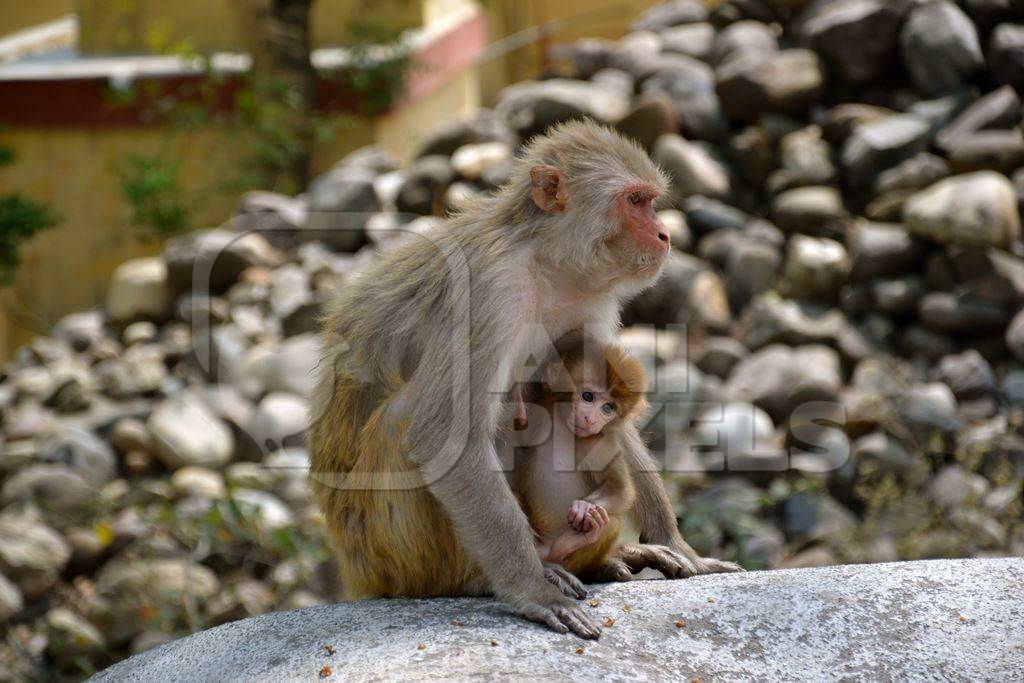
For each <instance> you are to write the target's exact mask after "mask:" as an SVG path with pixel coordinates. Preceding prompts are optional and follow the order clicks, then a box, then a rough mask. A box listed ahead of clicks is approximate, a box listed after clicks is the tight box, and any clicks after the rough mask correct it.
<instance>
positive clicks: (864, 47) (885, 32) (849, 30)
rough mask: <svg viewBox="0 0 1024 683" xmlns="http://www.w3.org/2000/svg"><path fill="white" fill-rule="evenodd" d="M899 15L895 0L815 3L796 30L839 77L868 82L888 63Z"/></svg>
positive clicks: (900, 14) (848, 80)
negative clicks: (890, 0)
mask: <svg viewBox="0 0 1024 683" xmlns="http://www.w3.org/2000/svg"><path fill="white" fill-rule="evenodd" d="M903 15H904V12H903V11H902V7H901V6H900V5H899V4H898V3H893V2H887V1H886V0H838V1H836V2H829V3H817V4H815V5H812V7H811V9H810V10H809V11H808V12H807V16H805V17H802V18H801V20H800V23H799V25H798V27H797V32H798V33H799V35H800V36H801V37H802V38H803V40H804V41H805V42H806V43H807V44H808V45H810V46H811V47H812V48H814V50H815V51H817V52H818V53H819V54H821V55H822V56H823V57H824V58H825V61H826V63H827V64H828V66H829V67H830V72H831V73H835V74H836V76H838V78H839V79H841V80H843V81H846V82H848V83H855V84H860V83H868V82H870V81H872V80H874V79H875V78H878V77H880V76H882V75H883V74H885V73H886V71H887V70H888V69H889V68H890V67H891V66H892V62H893V57H894V56H895V54H896V40H897V36H898V34H899V28H900V24H901V22H902V20H903Z"/></svg>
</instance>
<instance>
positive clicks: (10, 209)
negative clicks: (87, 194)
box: [0, 146, 57, 285]
mask: <svg viewBox="0 0 1024 683" xmlns="http://www.w3.org/2000/svg"><path fill="white" fill-rule="evenodd" d="M13 162H14V152H13V151H12V150H11V149H10V148H8V147H4V146H0V166H7V165H9V164H11V163H13ZM56 223H57V217H56V216H55V215H54V214H53V212H52V211H51V210H50V209H49V208H48V207H46V206H45V205H43V204H40V203H39V202H36V201H33V200H31V199H29V198H27V197H24V196H22V195H21V194H19V193H17V192H13V193H10V194H4V195H0V285H6V284H9V283H10V281H11V278H12V276H13V275H14V271H15V270H16V269H17V268H18V265H20V263H21V257H20V256H19V254H18V249H19V247H20V246H21V245H22V244H23V243H24V242H26V241H28V240H29V239H30V238H31V237H32V236H33V235H35V234H36V233H38V232H40V231H42V230H45V229H47V228H49V227H52V226H53V225H55V224H56Z"/></svg>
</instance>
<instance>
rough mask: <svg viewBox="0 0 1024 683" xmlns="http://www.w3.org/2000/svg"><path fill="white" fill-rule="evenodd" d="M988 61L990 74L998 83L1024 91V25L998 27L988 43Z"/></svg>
mask: <svg viewBox="0 0 1024 683" xmlns="http://www.w3.org/2000/svg"><path fill="white" fill-rule="evenodd" d="M1018 21H1019V19H1018ZM987 60H988V73H989V75H990V77H991V78H992V79H993V80H994V81H995V82H996V83H1001V84H1005V85H1012V86H1013V87H1014V88H1016V89H1017V90H1024V24H1020V23H1017V24H1000V25H999V26H996V27H995V29H994V30H993V31H992V36H991V37H990V38H989V41H988V54H987Z"/></svg>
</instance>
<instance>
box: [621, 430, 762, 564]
mask: <svg viewBox="0 0 1024 683" xmlns="http://www.w3.org/2000/svg"><path fill="white" fill-rule="evenodd" d="M622 457H623V458H624V459H625V461H626V463H627V464H628V466H629V467H630V469H631V470H632V473H633V485H634V487H635V488H636V503H635V504H634V506H633V511H634V516H635V518H636V523H637V526H638V527H639V530H640V545H625V546H622V547H621V548H620V549H619V556H620V558H621V559H623V560H624V561H625V562H626V564H628V565H629V566H630V568H631V569H632V570H633V571H639V570H640V569H643V568H645V567H653V568H654V569H657V570H659V571H661V572H662V573H663V574H665V575H666V576H668V577H670V578H681V577H686V576H693V575H694V574H714V573H719V572H739V571H743V568H742V567H740V566H739V565H737V564H735V563H733V562H725V561H723V560H716V559H714V558H710V557H701V556H700V554H698V553H697V551H696V550H694V549H693V548H691V547H690V545H689V544H688V543H687V542H686V541H684V540H683V535H682V534H681V533H679V526H678V524H677V522H676V514H675V511H674V510H673V509H672V503H671V502H670V501H669V499H668V493H666V491H665V484H664V482H663V481H662V480H661V472H660V471H659V469H660V468H659V467H658V464H657V462H655V460H654V458H653V457H651V453H650V451H649V450H648V449H647V446H646V444H644V441H643V438H642V437H641V436H640V432H639V430H637V428H636V426H635V425H632V424H628V425H624V428H623V430H622Z"/></svg>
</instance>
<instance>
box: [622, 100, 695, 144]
mask: <svg viewBox="0 0 1024 683" xmlns="http://www.w3.org/2000/svg"><path fill="white" fill-rule="evenodd" d="M679 123H680V121H679V111H678V110H677V109H676V105H675V103H674V102H673V101H672V99H671V98H670V97H669V96H668V95H665V94H663V93H654V92H646V93H644V94H643V95H641V96H640V97H639V98H638V100H637V103H636V104H635V105H634V106H633V108H632V109H631V110H630V112H629V113H628V114H626V116H624V117H623V118H622V119H621V120H619V121H617V122H616V123H615V128H616V130H618V131H619V132H620V133H622V134H623V135H625V136H626V137H628V138H632V139H633V140H636V142H637V144H639V145H640V146H641V147H643V148H644V149H646V150H651V149H653V148H654V143H655V141H656V140H657V139H658V138H660V137H661V136H662V135H665V134H667V133H675V132H676V131H677V130H679Z"/></svg>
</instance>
